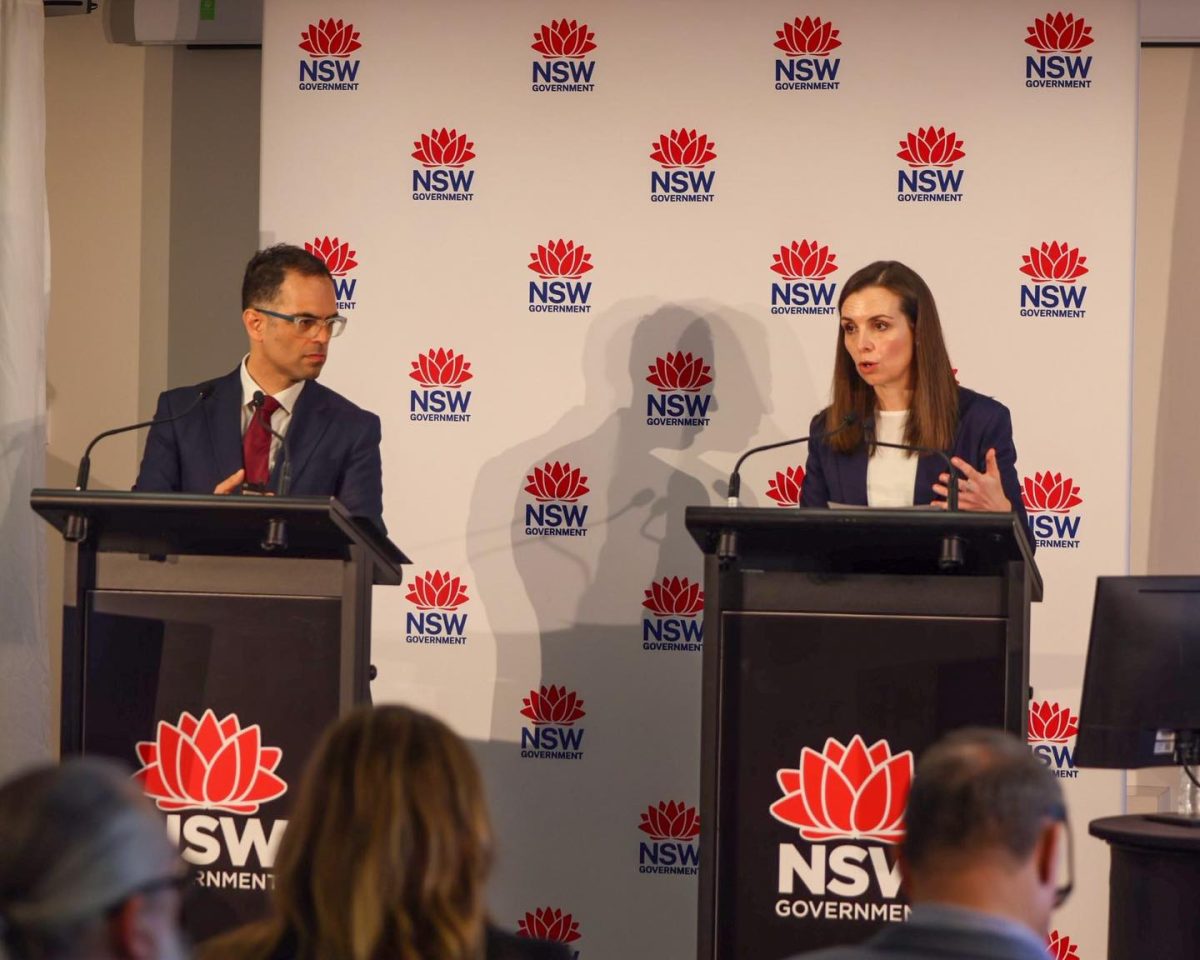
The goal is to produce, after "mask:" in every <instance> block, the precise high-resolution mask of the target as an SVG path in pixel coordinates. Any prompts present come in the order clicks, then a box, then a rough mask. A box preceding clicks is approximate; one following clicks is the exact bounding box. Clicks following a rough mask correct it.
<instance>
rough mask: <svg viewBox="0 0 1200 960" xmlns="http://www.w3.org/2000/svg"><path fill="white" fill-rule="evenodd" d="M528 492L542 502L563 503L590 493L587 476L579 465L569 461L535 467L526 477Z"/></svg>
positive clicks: (572, 501) (573, 500) (526, 489)
mask: <svg viewBox="0 0 1200 960" xmlns="http://www.w3.org/2000/svg"><path fill="white" fill-rule="evenodd" d="M525 479H526V480H527V481H528V483H527V484H526V486H525V492H526V493H532V494H533V496H534V498H535V499H536V500H538V501H539V502H541V503H547V502H549V501H551V500H558V501H561V502H562V503H574V502H575V501H576V500H578V499H579V498H580V497H582V496H583V495H584V494H585V493H589V492H590V491H589V490H588V487H587V477H585V476H583V474H581V473H580V472H579V468H578V467H572V466H571V465H570V464H569V463H559V462H558V461H557V460H555V461H554V462H553V463H544V464H542V466H540V467H534V468H533V473H531V474H529V475H528V476H527V477H526V478H525Z"/></svg>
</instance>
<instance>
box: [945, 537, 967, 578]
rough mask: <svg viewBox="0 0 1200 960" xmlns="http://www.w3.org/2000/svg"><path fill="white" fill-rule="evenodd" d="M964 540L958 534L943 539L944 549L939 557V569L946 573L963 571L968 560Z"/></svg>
mask: <svg viewBox="0 0 1200 960" xmlns="http://www.w3.org/2000/svg"><path fill="white" fill-rule="evenodd" d="M963 547H964V544H963V538H962V537H960V536H959V535H958V534H957V533H948V534H946V535H945V536H944V537H942V549H941V553H940V554H939V555H938V568H939V569H940V570H942V571H943V572H945V573H953V572H954V571H956V570H961V569H962V567H963V564H964V563H965V562H966V559H965V557H964V555H963Z"/></svg>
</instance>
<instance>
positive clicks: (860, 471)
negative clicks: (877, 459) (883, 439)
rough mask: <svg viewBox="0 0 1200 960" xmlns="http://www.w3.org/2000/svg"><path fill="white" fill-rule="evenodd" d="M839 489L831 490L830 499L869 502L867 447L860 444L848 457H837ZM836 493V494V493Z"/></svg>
mask: <svg viewBox="0 0 1200 960" xmlns="http://www.w3.org/2000/svg"><path fill="white" fill-rule="evenodd" d="M834 462H835V463H836V464H837V472H838V489H837V490H836V491H835V490H830V491H829V493H830V497H829V499H830V500H832V501H834V502H835V503H862V504H865V503H866V502H867V448H866V445H865V444H861V443H860V444H859V445H858V448H857V449H855V450H854V452H853V453H851V454H850V456H848V457H835V458H834ZM834 494H836V496H835V495H834Z"/></svg>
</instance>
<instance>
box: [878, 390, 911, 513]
mask: <svg viewBox="0 0 1200 960" xmlns="http://www.w3.org/2000/svg"><path fill="white" fill-rule="evenodd" d="M906 426H908V411H907V410H876V411H875V436H876V437H878V438H879V439H880V440H883V441H884V442H885V443H903V442H904V428H905V427H906ZM916 485H917V455H916V454H915V453H909V452H908V451H907V450H894V449H892V448H891V447H876V448H875V452H874V453H872V454H871V459H870V460H868V461H867V505H868V506H871V507H911V506H912V505H913V493H914V488H915V487H916Z"/></svg>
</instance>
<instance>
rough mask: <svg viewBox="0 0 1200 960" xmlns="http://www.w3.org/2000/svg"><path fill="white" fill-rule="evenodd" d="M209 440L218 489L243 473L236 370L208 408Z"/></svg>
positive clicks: (222, 383)
mask: <svg viewBox="0 0 1200 960" xmlns="http://www.w3.org/2000/svg"><path fill="white" fill-rule="evenodd" d="M205 406H206V408H207V410H206V412H205V416H206V418H207V419H208V439H209V443H210V444H211V445H212V460H211V462H212V464H213V466H214V467H215V472H216V475H217V476H216V479H215V481H214V482H213V486H214V487H215V486H216V485H217V484H218V483H220V482H221V481H222V480H224V479H225V478H226V477H228V476H229V475H230V474H233V473H236V472H237V471H238V470H240V469H242V375H241V370H234V371H233V373H231V374H229V375H228V376H224V377H222V378H221V379H220V380H218V381H217V388H216V389H215V390H214V391H213V395H212V396H211V397H210V398H209V400H208V402H207V403H206V404H205Z"/></svg>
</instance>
